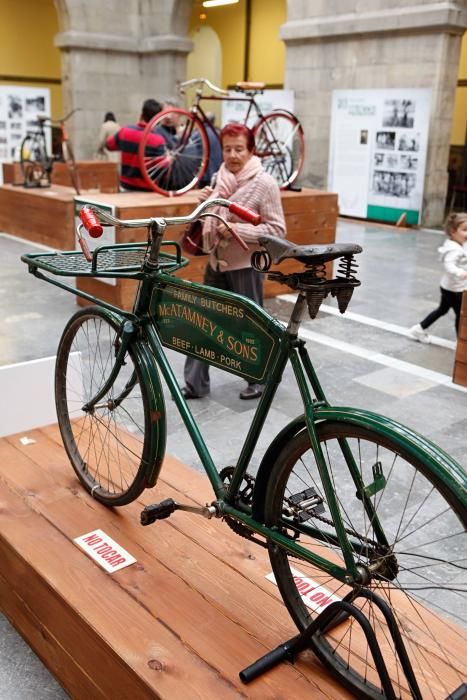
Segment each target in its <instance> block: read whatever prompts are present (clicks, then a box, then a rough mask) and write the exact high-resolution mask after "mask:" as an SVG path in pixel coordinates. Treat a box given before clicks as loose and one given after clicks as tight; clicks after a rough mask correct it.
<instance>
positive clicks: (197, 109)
mask: <svg viewBox="0 0 467 700" xmlns="http://www.w3.org/2000/svg"><path fill="white" fill-rule="evenodd" d="M201 100H211V101H215V102H247V103H248V105H249V106H248V109H247V113H246V115H245V117H244V119H243V122H242V123H243V124H247V123H248V120H249V118H250V114H251V112H252V109H254V110H255V111H256V118H257V120H258V119H261V118H262V117H263V116H264V115H263V113H262V111H261V108H260V106H259V104H258V103H257V102H256V100H255V98H254V96H253V95H250V96H247V97H217V96H216V95H202V94H198V93H197V94H196V97H195V99H194V101H193V104H192V105H191V107H190V111H191V112H192V114H194V115H195V116H198V114H200V115H201V117H202V119H201V121H203V122H207V123H209V119H208V118H207V117H206V114H205V112H204V110H203V108H202V107H201V105H200V102H201Z"/></svg>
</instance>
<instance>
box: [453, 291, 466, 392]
mask: <svg viewBox="0 0 467 700" xmlns="http://www.w3.org/2000/svg"><path fill="white" fill-rule="evenodd" d="M452 381H453V382H455V383H456V384H462V386H467V291H465V292H464V293H463V295H462V308H461V320H460V325H459V336H458V338H457V346H456V356H455V360H454V374H453V377H452Z"/></svg>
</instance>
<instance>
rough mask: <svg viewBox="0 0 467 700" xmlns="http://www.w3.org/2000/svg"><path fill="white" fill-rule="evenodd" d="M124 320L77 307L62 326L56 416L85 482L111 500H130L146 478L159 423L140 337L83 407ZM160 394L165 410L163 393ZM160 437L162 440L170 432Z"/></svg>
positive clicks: (110, 362)
mask: <svg viewBox="0 0 467 700" xmlns="http://www.w3.org/2000/svg"><path fill="white" fill-rule="evenodd" d="M119 328H120V323H119V322H118V320H117V319H115V318H114V317H113V316H112V315H110V314H109V313H107V312H106V311H104V310H102V309H99V308H94V307H90V308H88V309H82V310H80V311H78V312H77V313H76V314H74V316H73V317H72V318H71V319H70V321H69V322H68V324H67V326H66V327H65V330H64V332H63V335H62V338H61V340H60V345H59V348H58V353H57V363H56V371H55V400H56V406H57V416H58V423H59V426H60V432H61V434H62V439H63V444H64V446H65V449H66V452H67V454H68V457H69V458H70V461H71V464H72V466H73V469H74V470H75V472H76V474H77V476H78V478H79V480H80V481H81V483H82V484H83V486H84V487H85V489H86V490H87V491H88V492H89V493H90V494H91V495H92V496H93V497H94V498H96V499H97V500H98V501H100V502H101V503H104V504H105V505H110V506H121V505H125V504H126V503H130V502H131V501H133V500H134V499H135V498H137V497H138V496H139V494H140V493H141V492H142V491H143V489H144V488H146V486H147V485H148V483H149V481H150V475H151V473H152V470H153V466H154V462H155V459H156V455H157V446H158V444H159V443H158V438H159V437H160V435H159V432H158V431H159V430H160V429H161V428H160V427H159V423H162V421H156V420H154V415H155V411H153V407H152V405H151V396H150V395H149V391H148V383H147V381H146V380H145V377H144V376H143V369H142V361H141V357H140V356H139V351H138V347H137V344H130V346H129V349H128V353H127V355H126V356H125V363H124V365H123V366H122V367H121V369H120V371H119V374H118V376H117V378H116V379H115V381H114V383H113V384H112V386H111V388H110V390H109V391H108V392H107V394H105V396H104V397H103V398H102V399H101V400H100V401H99V402H98V404H97V405H96V406H95V407H94V409H93V410H86V409H85V408H83V407H84V406H85V404H86V402H87V401H89V400H90V399H91V398H93V397H94V396H96V394H97V393H98V391H99V390H100V388H101V387H102V386H103V385H104V383H105V382H106V380H107V378H108V377H109V374H110V372H111V371H112V368H113V366H114V361H115V357H116V354H117V351H118V347H119V343H120V336H119ZM159 402H160V403H159V407H158V408H159V413H160V414H161V415H162V416H164V415H165V413H164V407H163V398H162V394H161V396H160V397H159ZM163 437H164V442H165V432H164V435H163ZM151 485H152V483H151Z"/></svg>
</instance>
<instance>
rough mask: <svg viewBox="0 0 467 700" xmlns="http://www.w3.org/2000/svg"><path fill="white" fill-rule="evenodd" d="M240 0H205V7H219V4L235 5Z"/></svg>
mask: <svg viewBox="0 0 467 700" xmlns="http://www.w3.org/2000/svg"><path fill="white" fill-rule="evenodd" d="M237 2H238V0H203V7H217V6H218V5H235V3H237Z"/></svg>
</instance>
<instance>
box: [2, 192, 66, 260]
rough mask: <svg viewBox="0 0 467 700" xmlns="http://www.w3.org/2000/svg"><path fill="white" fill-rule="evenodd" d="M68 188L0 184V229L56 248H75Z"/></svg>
mask: <svg viewBox="0 0 467 700" xmlns="http://www.w3.org/2000/svg"><path fill="white" fill-rule="evenodd" d="M74 196H75V191H74V190H73V189H72V188H71V187H62V186H60V185H52V186H51V187H37V188H31V189H26V188H24V187H17V186H16V185H2V186H1V187H0V231H5V232H6V233H11V234H12V235H14V236H20V237H21V238H26V239H28V240H30V241H34V242H35V243H42V244H43V245H48V246H50V247H51V248H58V249H59V250H73V249H74V247H75V232H74V204H73V199H74Z"/></svg>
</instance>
